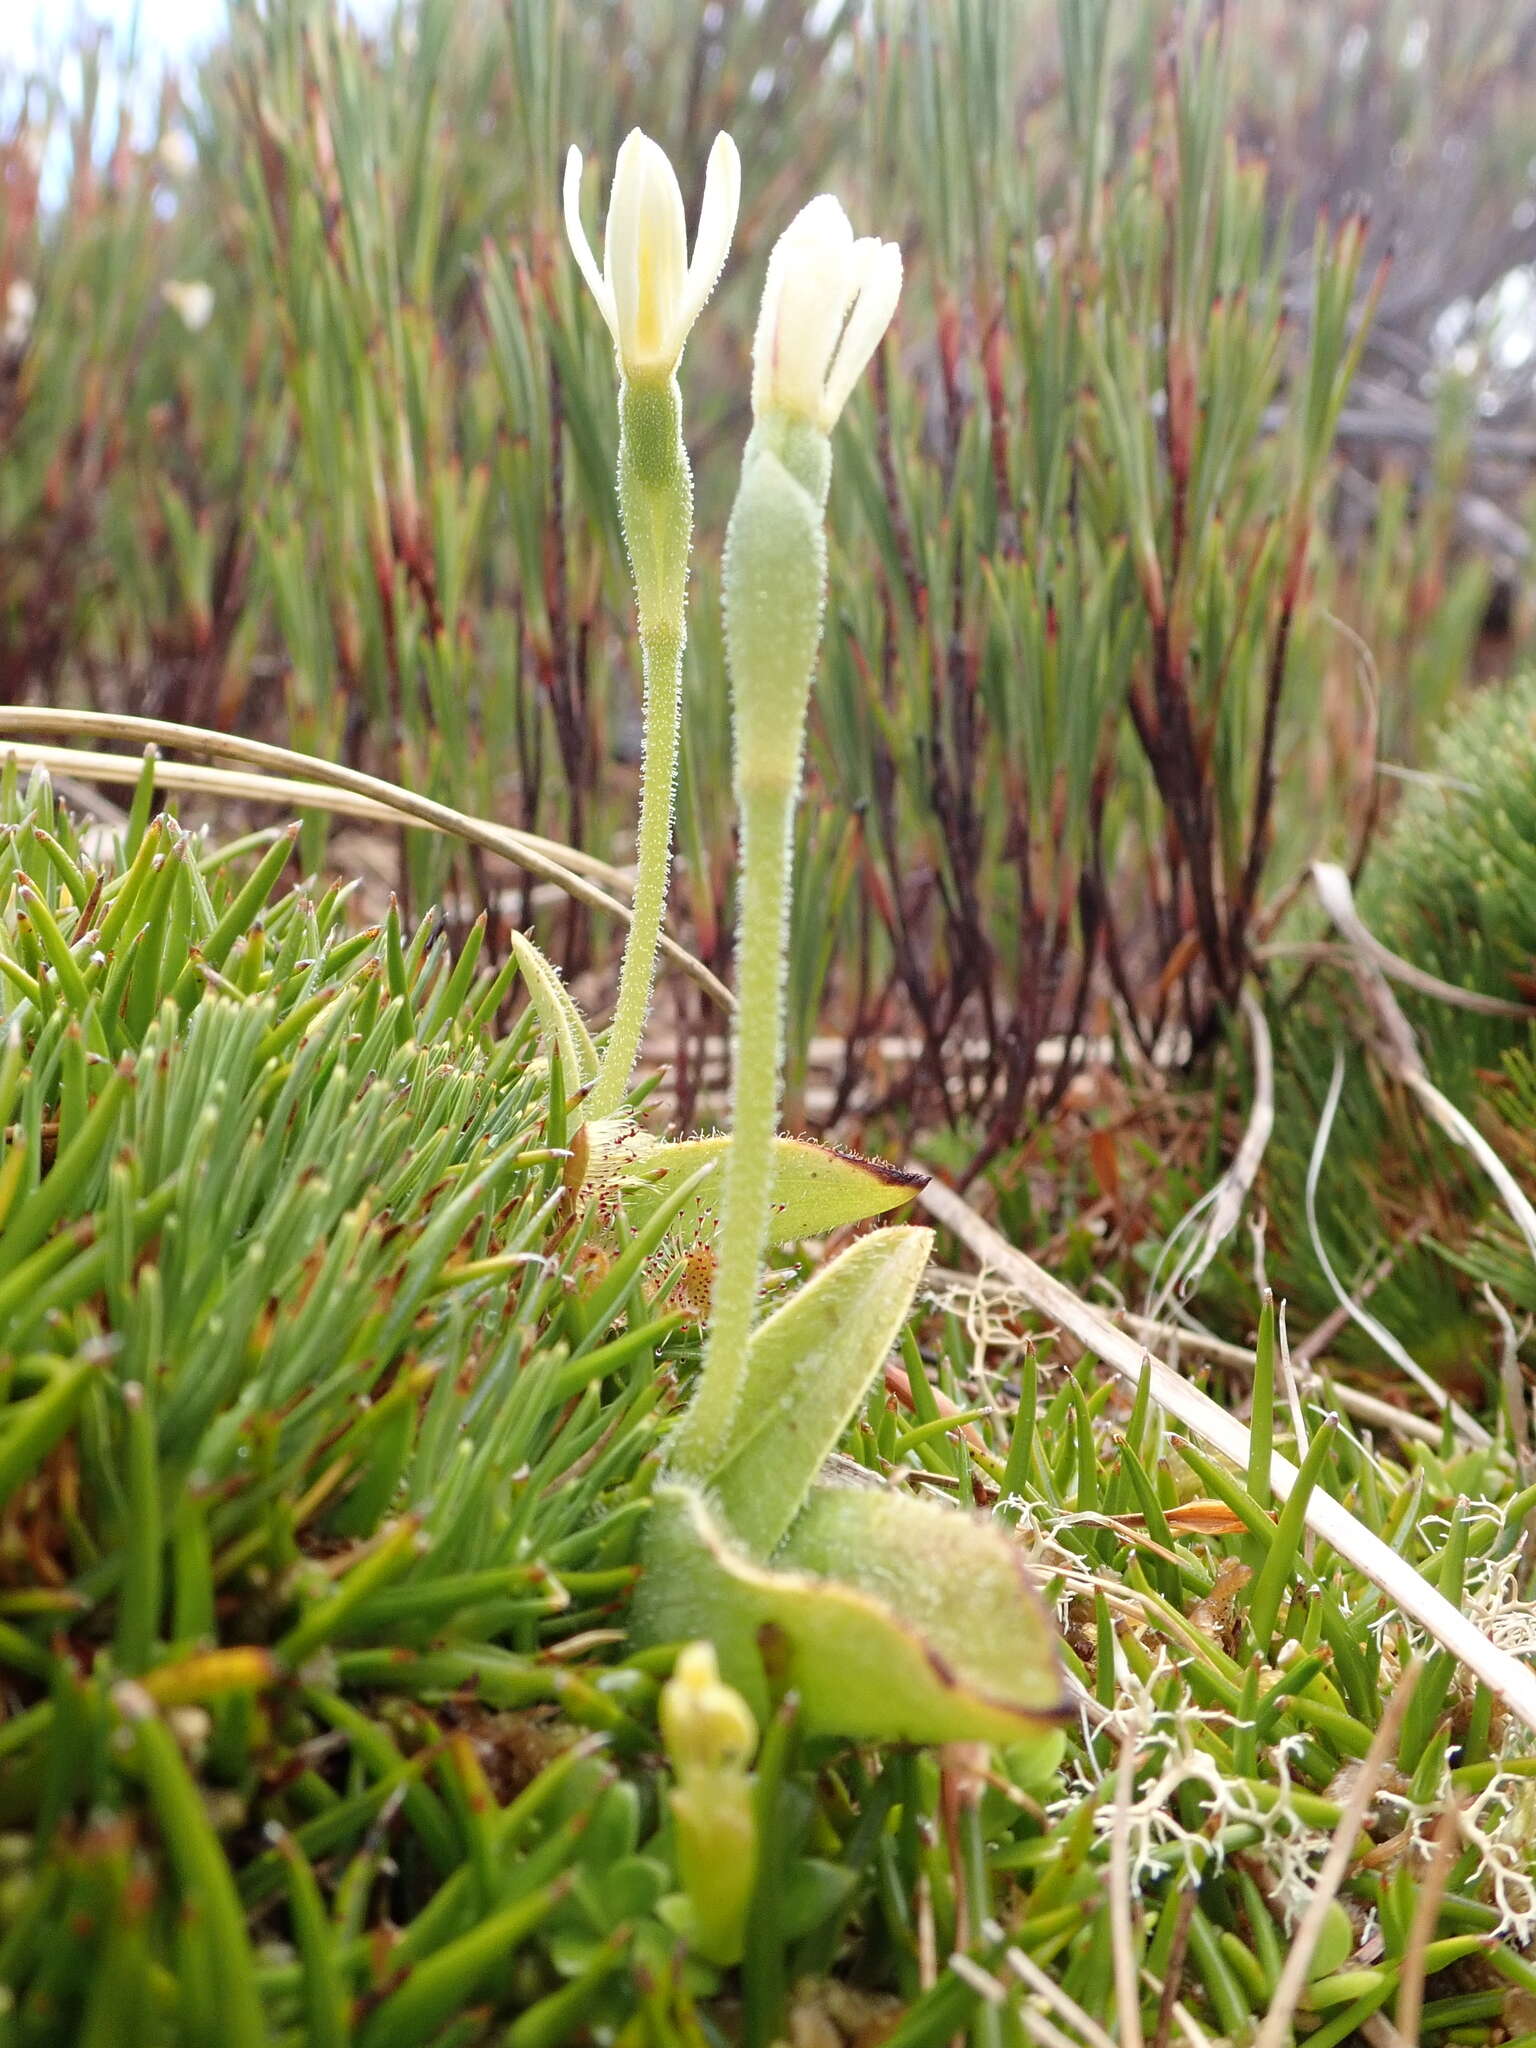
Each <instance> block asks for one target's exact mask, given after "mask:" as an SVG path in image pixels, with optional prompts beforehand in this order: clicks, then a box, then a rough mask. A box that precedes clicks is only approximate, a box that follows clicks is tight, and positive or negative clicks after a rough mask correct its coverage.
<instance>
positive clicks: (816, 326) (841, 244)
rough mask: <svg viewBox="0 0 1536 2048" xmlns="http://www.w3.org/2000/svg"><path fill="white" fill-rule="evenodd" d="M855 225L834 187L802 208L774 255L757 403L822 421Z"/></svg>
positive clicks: (758, 352)
mask: <svg viewBox="0 0 1536 2048" xmlns="http://www.w3.org/2000/svg"><path fill="white" fill-rule="evenodd" d="M853 247H854V242H853V229H852V227H851V226H850V225H849V221H848V216H847V214H845V213H844V211H843V209H842V207H841V206H840V205H839V204H838V202H837V201H836V199H834V198H833V196H832V195H831V193H830V192H823V193H821V194H819V195H818V197H816V198H815V199H813V200H812V201H811V202H810V204H809V205H808V206H804V207H802V208H801V209H800V211H799V213H797V214H796V216H795V218H794V219H793V220H792V221H791V222H790V224H789V226H788V227H787V228H786V229H785V230H784V232H783V234H782V235H780V237H779V239H778V242H777V243H776V244H775V246H774V251H773V254H772V256H770V258H769V259H768V279H767V283H766V285H765V287H764V292H763V310H762V313H761V314H760V315H759V317H758V326H757V340H756V343H755V346H754V350H753V374H752V404H753V408H754V410H759V411H760V410H761V409H762V408H763V407H764V406H766V405H775V406H779V407H782V408H783V409H784V410H785V411H788V412H797V413H802V414H804V415H805V416H806V417H807V418H810V419H819V417H820V414H821V406H822V389H823V385H824V382H825V379H826V374H827V366H828V364H829V363H830V362H831V359H832V352H833V350H834V349H835V348H836V346H837V341H838V336H839V335H840V334H841V332H842V326H843V316H844V314H845V312H846V310H847V306H848V298H849V293H850V279H849V263H850V261H851V259H852V256H853Z"/></svg>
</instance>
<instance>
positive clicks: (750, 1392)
mask: <svg viewBox="0 0 1536 2048" xmlns="http://www.w3.org/2000/svg"><path fill="white" fill-rule="evenodd" d="M932 1247H933V1232H932V1231H931V1230H881V1231H877V1232H875V1234H874V1235H873V1236H870V1237H865V1238H861V1239H860V1240H859V1241H858V1243H856V1244H852V1245H850V1246H849V1247H848V1249H847V1250H846V1251H845V1252H843V1253H842V1254H841V1256H840V1257H838V1258H836V1259H833V1260H832V1262H831V1263H830V1264H829V1265H827V1266H824V1267H823V1268H822V1270H821V1271H820V1272H819V1273H818V1274H816V1275H815V1277H814V1278H813V1279H811V1280H809V1281H808V1282H807V1283H806V1284H805V1286H803V1287H801V1288H800V1289H798V1290H797V1291H796V1293H794V1294H793V1295H791V1297H790V1299H789V1300H788V1301H786V1302H785V1304H784V1305H783V1307H782V1308H780V1309H777V1310H776V1311H775V1312H774V1314H772V1315H771V1316H769V1317H768V1319H767V1321H766V1322H763V1323H761V1324H759V1326H758V1327H757V1329H756V1330H754V1331H753V1333H752V1341H751V1343H750V1345H749V1346H748V1349H747V1372H746V1379H745V1381H744V1383H743V1387H742V1395H741V1401H740V1404H739V1406H738V1408H737V1411H736V1415H735V1417H734V1418H733V1421H732V1426H731V1433H730V1436H729V1438H728V1439H727V1444H726V1453H725V1457H724V1460H723V1461H722V1463H721V1465H720V1467H719V1469H718V1470H717V1471H716V1472H714V1473H713V1474H711V1492H712V1494H713V1496H714V1498H715V1499H716V1500H717V1501H718V1503H719V1506H720V1509H721V1512H722V1513H723V1514H724V1516H725V1519H726V1521H727V1522H728V1523H729V1525H730V1527H731V1528H732V1529H733V1530H734V1531H735V1533H736V1534H737V1536H738V1537H739V1538H740V1539H741V1541H742V1542H743V1543H745V1544H746V1545H747V1547H748V1548H749V1549H750V1550H752V1551H753V1552H755V1553H757V1554H759V1555H762V1556H766V1555H767V1554H768V1552H770V1551H771V1550H772V1549H773V1547H774V1545H775V1544H777V1543H778V1542H779V1541H780V1539H781V1538H782V1537H783V1535H784V1533H785V1531H786V1530H787V1529H788V1528H789V1526H790V1524H791V1523H792V1522H793V1521H794V1519H795V1516H796V1515H797V1514H798V1513H799V1512H800V1509H801V1508H802V1507H803V1505H804V1504H805V1498H806V1495H807V1494H808V1493H809V1492H810V1490H811V1485H812V1483H813V1481H814V1480H815V1478H816V1474H817V1473H818V1472H819V1471H820V1470H821V1464H822V1460H823V1459H824V1458H825V1457H826V1455H827V1453H828V1452H829V1451H831V1450H832V1449H834V1447H835V1446H836V1444H837V1441H838V1439H839V1437H841V1435H842V1433H843V1431H844V1430H845V1429H846V1428H847V1427H848V1424H849V1422H850V1421H851V1420H852V1418H853V1415H854V1413H855V1411H856V1410H857V1408H858V1406H859V1403H860V1402H861V1401H862V1400H863V1398H864V1394H865V1391H866V1389H867V1388H868V1386H869V1383H870V1381H871V1380H872V1379H873V1378H874V1376H875V1374H876V1373H877V1372H878V1371H879V1370H880V1367H881V1364H882V1362H883V1360H884V1358H885V1355H886V1353H887V1352H888V1351H889V1350H890V1348H891V1346H892V1345H893V1344H894V1343H895V1341H896V1338H897V1336H898V1334H899V1332H900V1330H901V1326H902V1324H903V1323H904V1322H905V1321H906V1318H907V1313H908V1311H909V1310H910V1308H911V1306H912V1297H913V1295H914V1294H915V1293H916V1292H917V1284H918V1282H919V1281H920V1280H921V1279H922V1277H923V1268H924V1267H925V1266H926V1265H927V1263H928V1254H929V1252H930V1251H931V1250H932Z"/></svg>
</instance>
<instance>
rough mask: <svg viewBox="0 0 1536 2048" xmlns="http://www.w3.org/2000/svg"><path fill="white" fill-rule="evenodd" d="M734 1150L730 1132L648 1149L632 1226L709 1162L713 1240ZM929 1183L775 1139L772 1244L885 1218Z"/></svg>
mask: <svg viewBox="0 0 1536 2048" xmlns="http://www.w3.org/2000/svg"><path fill="white" fill-rule="evenodd" d="M730 1143H731V1139H730V1133H729V1132H727V1131H716V1132H712V1133H711V1134H710V1135H709V1136H707V1137H700V1138H682V1139H678V1140H676V1141H667V1142H664V1143H658V1144H657V1145H655V1146H654V1147H653V1148H651V1149H648V1150H647V1151H646V1152H645V1153H644V1155H643V1157H642V1158H641V1159H640V1160H639V1162H638V1163H637V1166H636V1169H635V1172H634V1174H633V1176H632V1178H631V1179H630V1180H629V1181H628V1182H627V1183H626V1186H625V1190H624V1211H625V1214H626V1215H627V1216H628V1218H629V1220H630V1222H631V1224H638V1223H639V1222H641V1221H642V1220H643V1218H644V1217H645V1215H646V1214H647V1213H648V1211H649V1210H650V1209H651V1208H652V1207H653V1206H654V1204H655V1203H656V1202H657V1201H659V1200H660V1199H661V1197H662V1196H663V1195H664V1194H665V1193H666V1191H667V1189H668V1187H669V1186H673V1185H675V1184H676V1183H677V1182H678V1181H679V1180H686V1179H687V1178H688V1176H689V1175H690V1174H693V1173H696V1172H697V1171H698V1169H699V1168H700V1167H701V1166H703V1165H705V1164H706V1163H707V1162H709V1161H712V1160H719V1161H720V1162H721V1165H722V1175H720V1176H717V1177H716V1178H715V1179H714V1180H713V1181H711V1182H710V1183H709V1193H708V1194H707V1195H706V1196H705V1198H704V1199H703V1200H702V1201H701V1203H700V1204H699V1209H698V1221H699V1225H700V1234H701V1235H704V1236H708V1237H712V1236H713V1233H714V1226H715V1223H716V1222H717V1220H718V1218H717V1214H716V1211H717V1207H718V1203H719V1199H720V1195H719V1190H720V1188H721V1187H722V1185H723V1165H724V1159H725V1155H726V1153H727V1151H728V1150H729V1149H730ZM926 1181H927V1175H926V1174H921V1173H908V1172H906V1171H905V1170H904V1169H903V1168H901V1167H899V1166H887V1165H886V1164H885V1162H884V1161H883V1160H880V1159H863V1158H860V1156H859V1155H858V1154H857V1153H854V1152H834V1151H833V1150H832V1149H831V1148H830V1147H829V1146H826V1145H818V1144H817V1143H816V1142H815V1140H814V1139H812V1138H786V1137H776V1138H775V1139H774V1141H773V1194H772V1202H773V1211H772V1216H771V1220H770V1224H769V1229H770V1241H771V1242H772V1243H774V1244H794V1243H796V1242H798V1240H799V1239H801V1238H803V1237H825V1236H826V1235H827V1234H828V1233H829V1232H830V1231H833V1230H842V1229H844V1228H846V1226H847V1225H848V1224H850V1223H864V1222H867V1221H868V1220H869V1218H871V1217H873V1216H887V1215H889V1214H890V1213H891V1212H892V1211H893V1210H895V1209H900V1208H901V1207H903V1205H904V1204H906V1203H907V1202H910V1201H912V1200H913V1199H914V1197H915V1196H916V1195H917V1194H918V1193H919V1192H920V1190H921V1189H922V1188H923V1186H924V1185H925V1184H926Z"/></svg>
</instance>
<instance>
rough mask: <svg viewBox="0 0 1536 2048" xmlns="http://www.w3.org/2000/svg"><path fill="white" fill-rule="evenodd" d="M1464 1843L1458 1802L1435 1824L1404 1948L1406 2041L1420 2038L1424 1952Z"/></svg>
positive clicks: (1401, 2018) (1401, 2002) (1400, 2003)
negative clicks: (1431, 1845) (1430, 1848)
mask: <svg viewBox="0 0 1536 2048" xmlns="http://www.w3.org/2000/svg"><path fill="white" fill-rule="evenodd" d="M1460 1847H1461V1822H1460V1818H1459V1816H1458V1815H1457V1812H1456V1808H1455V1807H1454V1805H1448V1806H1447V1807H1446V1809H1445V1811H1444V1812H1443V1813H1442V1814H1441V1816H1440V1818H1439V1821H1438V1822H1437V1823H1436V1825H1435V1834H1434V1847H1433V1848H1432V1850H1431V1851H1430V1858H1429V1868H1428V1870H1426V1871H1425V1873H1424V1878H1423V1882H1422V1884H1421V1885H1420V1888H1419V1895H1418V1898H1417V1900H1416V1901H1415V1903H1414V1908H1413V1925H1412V1926H1411V1927H1410V1928H1409V1930H1408V1945H1407V1947H1406V1948H1405V1949H1404V1951H1403V1969H1402V1975H1401V1976H1400V1977H1399V1978H1398V1980H1397V2015H1396V2017H1397V2031H1398V2033H1399V2034H1400V2035H1401V2036H1402V2038H1403V2039H1404V2040H1405V2041H1417V2040H1418V2038H1419V2021H1420V2019H1421V2018H1422V2017H1423V2012H1424V1952H1425V1950H1426V1949H1427V1948H1428V1947H1429V1944H1430V1942H1431V1941H1432V1940H1433V1939H1434V1933H1435V1924H1436V1922H1437V1921H1438V1919H1439V1917H1440V1902H1441V1900H1442V1899H1443V1898H1444V1897H1445V1888H1446V1886H1447V1885H1448V1884H1449V1883H1450V1878H1451V1869H1452V1866H1453V1865H1454V1863H1455V1861H1456V1851H1457V1850H1458V1849H1459V1848H1460Z"/></svg>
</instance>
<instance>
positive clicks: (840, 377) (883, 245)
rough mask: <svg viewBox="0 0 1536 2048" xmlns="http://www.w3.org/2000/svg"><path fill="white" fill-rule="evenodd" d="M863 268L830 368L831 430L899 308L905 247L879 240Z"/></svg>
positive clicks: (827, 414)
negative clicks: (902, 251)
mask: <svg viewBox="0 0 1536 2048" xmlns="http://www.w3.org/2000/svg"><path fill="white" fill-rule="evenodd" d="M863 269H864V275H863V279H862V281H861V283H860V286H859V295H858V297H857V298H856V299H855V300H854V303H853V311H852V312H851V313H850V314H849V315H848V325H847V326H846V327H845V328H844V329H843V337H842V340H841V341H840V342H839V343H838V345H837V353H836V354H835V355H834V356H833V358H832V365H831V368H830V369H829V370H828V371H827V378H826V389H825V394H824V396H823V400H822V421H823V424H824V425H825V427H826V429H827V431H828V432H829V433H830V432H831V430H832V428H833V427H834V426H835V425H836V424H837V419H838V415H839V414H840V413H841V412H842V409H843V407H844V406H845V405H846V404H847V403H848V400H849V399H850V398H851V397H852V395H853V387H854V385H855V384H857V383H858V381H859V379H860V377H862V376H863V374H864V368H865V365H866V364H867V363H868V361H869V359H870V357H871V356H872V355H873V354H874V352H875V350H876V349H877V348H878V347H879V346H880V340H881V337H882V335H883V334H884V333H885V330H886V329H887V327H889V326H890V324H891V317H892V315H893V314H894V313H895V311H896V301H897V300H898V299H899V298H900V297H901V251H900V249H898V248H897V246H896V244H895V243H894V242H876V243H875V244H874V248H873V254H872V256H871V257H870V258H869V259H868V260H867V261H866V263H865V265H864V266H863Z"/></svg>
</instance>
